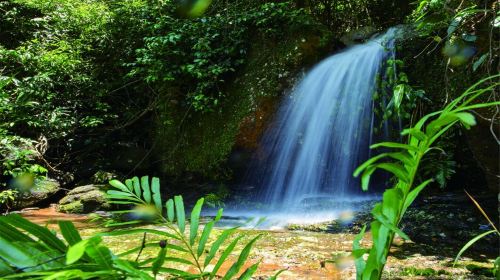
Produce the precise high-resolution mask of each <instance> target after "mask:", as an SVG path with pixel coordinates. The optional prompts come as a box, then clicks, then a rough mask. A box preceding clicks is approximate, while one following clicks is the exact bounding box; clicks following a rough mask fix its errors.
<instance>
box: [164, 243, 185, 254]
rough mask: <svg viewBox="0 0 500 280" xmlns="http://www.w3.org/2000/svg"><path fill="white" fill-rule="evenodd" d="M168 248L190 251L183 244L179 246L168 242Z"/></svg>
mask: <svg viewBox="0 0 500 280" xmlns="http://www.w3.org/2000/svg"><path fill="white" fill-rule="evenodd" d="M167 248H169V249H172V250H176V251H179V252H185V253H187V252H189V251H188V250H187V249H185V248H183V247H181V246H178V245H174V244H170V243H169V244H167Z"/></svg>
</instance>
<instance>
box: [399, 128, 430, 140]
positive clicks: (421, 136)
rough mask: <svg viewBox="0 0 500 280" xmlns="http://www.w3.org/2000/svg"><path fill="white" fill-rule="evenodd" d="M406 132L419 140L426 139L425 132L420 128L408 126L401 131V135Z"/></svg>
mask: <svg viewBox="0 0 500 280" xmlns="http://www.w3.org/2000/svg"><path fill="white" fill-rule="evenodd" d="M408 134H409V135H411V136H413V137H415V138H417V139H418V140H419V141H425V140H426V139H427V135H425V133H423V132H422V131H420V129H416V128H410V129H404V130H403V131H402V132H401V135H403V136H404V135H408Z"/></svg>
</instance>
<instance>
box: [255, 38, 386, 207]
mask: <svg viewBox="0 0 500 280" xmlns="http://www.w3.org/2000/svg"><path fill="white" fill-rule="evenodd" d="M394 33H395V30H394V29H391V30H389V31H388V32H387V33H386V34H385V35H383V36H380V37H378V38H376V39H373V40H371V41H369V42H367V43H365V44H362V45H357V46H354V47H351V48H349V49H347V50H345V51H343V52H341V53H339V54H336V55H333V56H331V57H329V58H327V59H325V60H324V61H322V62H320V63H319V64H318V65H317V66H316V67H314V68H313V69H312V71H310V72H309V73H308V74H307V75H306V76H305V77H304V79H303V80H302V81H301V82H300V84H299V85H298V86H297V87H296V89H295V90H294V91H293V92H292V94H291V95H290V96H289V97H288V98H287V100H285V101H284V102H283V103H282V105H281V107H280V110H279V112H278V115H277V120H276V122H275V125H274V126H273V128H271V129H269V131H268V132H267V133H266V135H265V136H264V138H263V142H262V147H263V149H264V152H263V153H264V154H266V157H265V159H264V160H262V159H261V160H260V161H259V167H258V168H257V170H255V172H252V173H254V174H258V175H254V176H255V177H257V178H262V180H261V181H260V182H258V183H257V184H259V185H260V186H261V193H260V200H261V201H263V202H265V204H266V205H270V206H271V207H272V209H274V210H279V209H286V210H287V211H289V210H290V209H291V208H294V207H298V206H300V205H301V204H304V203H305V202H307V201H311V200H314V199H316V198H321V197H333V198H335V199H338V200H343V199H346V198H348V197H349V195H351V194H353V193H355V192H357V190H358V189H359V181H358V180H357V179H355V178H353V176H352V173H353V171H354V169H355V168H356V167H357V166H358V165H359V164H360V163H361V162H362V161H364V160H365V159H367V157H368V155H369V144H370V142H371V141H372V135H373V133H372V128H373V122H374V116H373V101H372V96H373V93H374V90H375V89H376V85H377V82H376V80H377V74H378V73H379V70H380V68H381V66H382V65H383V64H384V62H385V61H386V60H387V59H388V58H389V57H390V56H392V55H393V54H394V51H393V44H394V43H393V42H394ZM266 149H267V150H266ZM261 154H262V152H261Z"/></svg>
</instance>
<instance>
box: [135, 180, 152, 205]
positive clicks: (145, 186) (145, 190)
mask: <svg viewBox="0 0 500 280" xmlns="http://www.w3.org/2000/svg"><path fill="white" fill-rule="evenodd" d="M137 181H139V178H137ZM141 187H142V195H143V197H144V200H145V201H146V202H147V203H148V204H151V189H150V188H149V178H148V177H147V176H144V177H142V179H141Z"/></svg>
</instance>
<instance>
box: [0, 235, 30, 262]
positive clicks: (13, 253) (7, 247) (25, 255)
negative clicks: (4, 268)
mask: <svg viewBox="0 0 500 280" xmlns="http://www.w3.org/2000/svg"><path fill="white" fill-rule="evenodd" d="M0 256H2V259H4V260H5V261H6V262H8V263H9V264H11V265H12V266H14V267H18V268H22V267H31V266H35V265H37V261H36V260H35V258H33V257H32V255H31V253H30V252H29V251H28V250H27V248H26V247H25V246H21V245H19V244H15V243H12V242H10V241H8V240H7V239H5V238H3V237H2V236H0Z"/></svg>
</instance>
